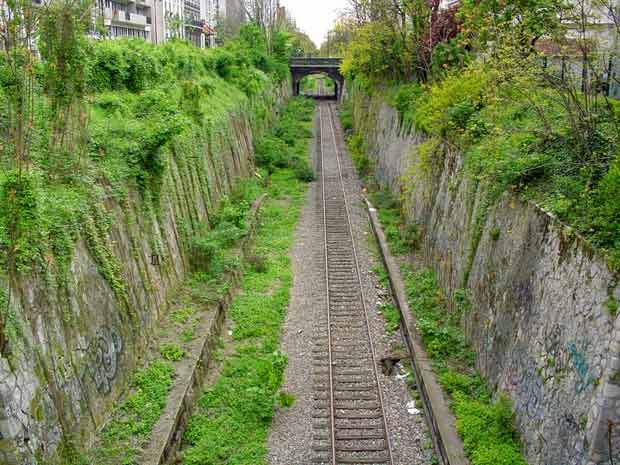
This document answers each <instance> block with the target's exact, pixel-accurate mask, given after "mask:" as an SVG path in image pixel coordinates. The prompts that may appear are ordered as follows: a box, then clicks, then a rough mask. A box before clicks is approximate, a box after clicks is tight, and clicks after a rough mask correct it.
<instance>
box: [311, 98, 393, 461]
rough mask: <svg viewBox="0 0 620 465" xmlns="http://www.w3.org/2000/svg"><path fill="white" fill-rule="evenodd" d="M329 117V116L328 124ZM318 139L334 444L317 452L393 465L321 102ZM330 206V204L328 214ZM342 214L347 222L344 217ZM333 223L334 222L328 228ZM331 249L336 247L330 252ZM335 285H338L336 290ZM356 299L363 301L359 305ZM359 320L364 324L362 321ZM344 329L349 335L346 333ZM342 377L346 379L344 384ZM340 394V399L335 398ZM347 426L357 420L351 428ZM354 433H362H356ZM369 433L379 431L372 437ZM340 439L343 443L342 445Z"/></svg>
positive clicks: (332, 129)
mask: <svg viewBox="0 0 620 465" xmlns="http://www.w3.org/2000/svg"><path fill="white" fill-rule="evenodd" d="M325 113H327V115H325ZM325 116H327V118H328V119H327V120H326V119H325ZM324 124H326V125H328V126H329V129H328V131H330V132H331V144H333V145H331V144H329V145H328V142H327V137H326V136H327V134H324V132H327V131H324V128H323V125H324ZM319 137H320V144H319V148H320V173H321V196H322V210H323V212H322V216H323V241H324V251H323V252H324V261H325V288H326V296H327V299H326V306H327V309H326V316H327V337H326V339H327V362H328V369H327V375H328V383H327V387H328V389H329V393H328V395H327V399H328V400H329V408H328V410H329V413H328V416H326V418H327V417H328V418H329V423H328V427H329V429H330V432H329V435H324V434H322V433H319V434H317V437H319V438H321V439H327V438H328V437H329V439H330V440H331V444H330V446H329V447H326V446H320V447H319V448H318V449H319V450H321V451H324V452H329V455H330V459H329V462H330V465H339V464H341V463H342V464H353V463H359V464H371V463H372V464H378V463H382V464H388V465H392V464H393V460H392V447H391V443H390V439H389V432H388V427H387V420H386V415H385V407H384V400H383V394H382V391H381V385H380V383H379V374H378V367H377V357H376V352H375V346H374V343H373V341H372V336H371V333H370V320H369V314H368V309H367V306H366V301H365V295H364V288H363V284H362V278H361V272H360V266H359V259H358V254H357V250H356V247H355V242H354V237H353V227H352V224H351V216H350V215H351V211H350V208H349V202H348V199H347V193H346V189H345V184H344V177H343V174H342V165H341V162H340V154H341V150H340V148H339V146H338V143H337V139H336V130H335V125H334V115H333V110H332V106H331V105H330V104H327V110H326V111H325V110H324V109H323V105H322V104H320V105H319ZM330 145H331V147H330ZM328 147H329V149H331V148H333V149H334V156H335V157H336V160H335V161H336V163H335V165H336V166H337V170H338V173H337V174H336V173H330V174H331V176H330V177H331V179H330V180H329V183H330V189H331V195H329V200H328V189H327V187H326V184H327V182H326V180H327V179H328V176H327V173H326V169H325V164H326V163H325V161H326V160H325V154H326V153H328V152H329V150H328ZM332 166H333V165H332ZM328 203H331V211H330V213H329V214H328ZM343 216H345V217H346V219H345V218H342V217H343ZM330 219H331V223H329V224H328V221H329V220H330ZM330 248H331V249H332V250H331V251H330ZM331 273H333V274H334V279H335V280H334V281H333V282H332V280H331V277H330V274H331ZM353 274H355V275H356V276H357V278H355V277H354V276H353ZM332 286H334V291H333V292H332ZM351 299H352V300H351ZM358 299H359V302H357V300H358ZM351 304H352V305H353V306H352V307H351V306H349V305H351ZM358 304H359V305H358ZM360 310H361V311H360ZM332 313H333V314H332ZM362 313H363V315H362ZM360 320H363V322H361V321H360ZM332 325H333V328H334V330H335V331H336V334H339V336H338V337H337V339H335V338H334V333H333V330H332ZM343 331H345V332H344V333H343ZM347 331H350V332H347ZM358 331H359V333H358V335H356V334H355V333H356V332H358ZM343 335H344V336H343ZM334 351H336V352H334ZM334 354H340V355H336V356H335V355H334ZM343 354H344V355H343ZM336 362H338V364H336ZM368 363H371V365H372V368H371V370H369V371H370V373H369V372H368V371H367V369H368V367H367V364H368ZM336 365H337V366H336ZM337 376H339V387H338V388H336V385H335V384H336V383H335V379H336V377H337ZM351 377H352V378H353V379H352V380H350V379H349V378H351ZM343 378H344V379H346V381H343ZM337 391H339V392H340V393H341V394H340V395H339V397H338V398H337V397H336V395H335V393H336V392H337ZM354 393H360V394H354ZM375 394H376V395H375ZM319 398H320V397H319ZM338 402H339V403H338ZM347 402H353V405H350V406H349V405H346V403H347ZM338 411H339V412H340V413H338ZM364 412H367V413H364ZM368 412H378V413H368ZM379 418H380V419H381V420H380V425H379V423H375V421H378V420H379ZM338 419H340V420H341V421H343V420H344V422H345V424H344V425H341V426H338V424H337V420H338ZM347 422H353V424H349V423H347ZM356 422H360V423H356ZM323 428H324V427H323ZM379 430H382V431H379ZM355 431H359V432H358V433H355ZM370 431H376V432H374V433H372V432H370ZM381 433H382V434H381ZM377 440H379V441H383V445H379V444H377ZM339 441H340V442H341V443H344V444H341V445H340V446H338V442H339ZM356 441H357V442H358V443H357V444H355V442H356ZM347 442H354V444H352V445H351V444H346V443H347ZM361 443H363V445H362V444H361ZM339 453H340V455H339ZM343 454H344V455H343ZM355 454H365V455H366V456H363V455H362V456H356V455H355ZM372 454H380V457H379V458H377V457H375V458H371V457H372V456H373V455H372ZM326 461H327V459H325V460H321V459H320V460H319V462H321V463H326Z"/></svg>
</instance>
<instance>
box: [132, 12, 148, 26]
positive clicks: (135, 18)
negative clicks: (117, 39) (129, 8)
mask: <svg viewBox="0 0 620 465" xmlns="http://www.w3.org/2000/svg"><path fill="white" fill-rule="evenodd" d="M129 22H130V23H133V24H139V25H140V26H146V16H144V15H139V14H136V13H129Z"/></svg>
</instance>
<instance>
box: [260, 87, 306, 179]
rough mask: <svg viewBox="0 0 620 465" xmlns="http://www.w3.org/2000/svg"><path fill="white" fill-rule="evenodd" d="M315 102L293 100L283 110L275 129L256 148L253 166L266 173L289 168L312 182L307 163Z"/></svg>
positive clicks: (301, 177)
mask: <svg viewBox="0 0 620 465" xmlns="http://www.w3.org/2000/svg"><path fill="white" fill-rule="evenodd" d="M313 115H314V103H313V102H312V101H311V100H308V99H306V98H304V97H299V98H294V99H292V100H291V102H290V103H289V105H288V106H287V107H286V108H285V110H284V112H283V113H282V115H281V116H280V118H279V120H278V121H277V123H276V124H275V127H274V129H273V130H272V131H271V132H270V133H269V134H267V135H265V137H263V138H262V139H261V141H260V142H259V143H258V144H257V145H256V163H257V164H258V166H261V167H263V168H265V169H266V170H267V172H268V173H269V174H271V173H274V172H275V171H276V170H277V169H281V168H291V169H292V170H293V171H294V172H295V176H296V177H297V179H299V180H301V181H306V182H309V181H313V180H314V172H313V171H312V168H311V167H310V165H309V163H308V153H307V148H308V139H309V138H310V137H312V119H313Z"/></svg>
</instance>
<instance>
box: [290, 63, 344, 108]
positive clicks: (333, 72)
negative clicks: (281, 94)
mask: <svg viewBox="0 0 620 465" xmlns="http://www.w3.org/2000/svg"><path fill="white" fill-rule="evenodd" d="M341 62H342V59H340V58H293V59H291V62H290V67H291V75H292V78H293V95H299V85H300V83H301V80H302V79H303V78H304V77H306V76H309V75H311V74H324V75H326V76H328V77H329V78H331V79H332V80H333V81H334V83H335V84H336V99H338V100H340V97H342V89H343V87H344V76H343V75H342V74H341V73H340V63H341Z"/></svg>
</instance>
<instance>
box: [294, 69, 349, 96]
mask: <svg viewBox="0 0 620 465" xmlns="http://www.w3.org/2000/svg"><path fill="white" fill-rule="evenodd" d="M338 86H339V84H338V82H337V81H336V80H335V79H333V78H332V77H331V76H329V75H328V74H326V73H314V74H308V75H306V76H304V77H302V78H301V79H300V80H299V81H298V82H297V89H296V94H297V95H305V96H306V97H310V98H314V99H317V100H338V92H339V89H338Z"/></svg>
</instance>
